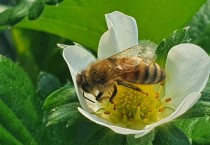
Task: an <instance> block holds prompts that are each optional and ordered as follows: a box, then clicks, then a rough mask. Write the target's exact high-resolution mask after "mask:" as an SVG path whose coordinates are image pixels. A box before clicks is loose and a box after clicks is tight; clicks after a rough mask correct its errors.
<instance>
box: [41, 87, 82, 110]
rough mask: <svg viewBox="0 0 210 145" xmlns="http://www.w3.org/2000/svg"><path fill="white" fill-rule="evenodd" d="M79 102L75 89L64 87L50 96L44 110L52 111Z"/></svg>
mask: <svg viewBox="0 0 210 145" xmlns="http://www.w3.org/2000/svg"><path fill="white" fill-rule="evenodd" d="M75 101H78V99H77V95H76V92H75V89H74V88H73V87H70V86H65V87H62V88H60V89H58V90H56V91H55V92H53V93H52V94H50V95H49V96H48V97H47V99H46V100H45V101H44V104H43V109H45V110H50V109H54V108H55V107H58V106H60V105H64V104H67V103H69V102H75Z"/></svg>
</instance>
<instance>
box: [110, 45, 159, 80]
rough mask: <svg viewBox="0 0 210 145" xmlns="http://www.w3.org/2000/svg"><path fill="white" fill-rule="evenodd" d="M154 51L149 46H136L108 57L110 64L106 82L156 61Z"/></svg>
mask: <svg viewBox="0 0 210 145" xmlns="http://www.w3.org/2000/svg"><path fill="white" fill-rule="evenodd" d="M155 49H156V48H154V47H151V46H150V45H137V46H134V47H131V48H128V49H126V50H124V51H122V52H120V53H118V54H116V55H113V56H111V57H109V58H108V59H109V60H110V61H112V63H111V65H109V67H110V68H111V69H110V73H109V77H108V80H110V79H113V78H116V77H119V76H121V75H124V74H126V73H130V72H134V71H136V70H141V69H144V67H145V66H146V65H150V64H153V63H154V62H155V60H156V54H155Z"/></svg>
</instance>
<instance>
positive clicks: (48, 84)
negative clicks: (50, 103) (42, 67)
mask: <svg viewBox="0 0 210 145" xmlns="http://www.w3.org/2000/svg"><path fill="white" fill-rule="evenodd" d="M60 86H61V82H60V81H59V80H58V78H56V77H55V76H54V75H52V74H49V73H47V72H40V73H39V76H38V78H37V90H36V92H37V94H38V95H39V96H40V97H43V98H46V97H47V96H49V95H50V94H51V93H52V92H54V91H55V90H57V89H58V88H59V87H60Z"/></svg>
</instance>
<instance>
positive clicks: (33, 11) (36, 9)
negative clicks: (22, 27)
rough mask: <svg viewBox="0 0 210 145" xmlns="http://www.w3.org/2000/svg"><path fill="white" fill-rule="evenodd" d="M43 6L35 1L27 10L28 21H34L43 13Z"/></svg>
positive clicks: (37, 0) (42, 3)
mask: <svg viewBox="0 0 210 145" xmlns="http://www.w3.org/2000/svg"><path fill="white" fill-rule="evenodd" d="M44 8H45V4H44V2H43V1H42V0H36V1H35V2H34V3H33V4H32V5H31V8H30V9H29V13H28V19H29V20H35V19H37V18H38V17H39V16H40V15H41V14H42V12H43V11H44Z"/></svg>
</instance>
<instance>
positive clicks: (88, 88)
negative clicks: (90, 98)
mask: <svg viewBox="0 0 210 145" xmlns="http://www.w3.org/2000/svg"><path fill="white" fill-rule="evenodd" d="M81 88H82V90H83V91H84V92H86V93H90V87H89V85H88V83H87V82H86V81H83V82H82V83H81Z"/></svg>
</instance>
